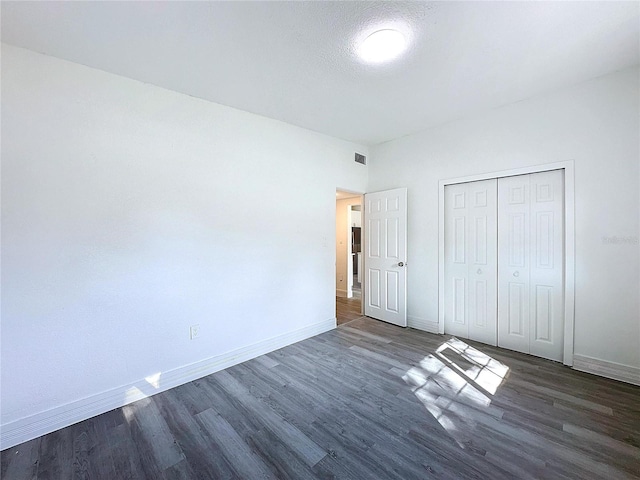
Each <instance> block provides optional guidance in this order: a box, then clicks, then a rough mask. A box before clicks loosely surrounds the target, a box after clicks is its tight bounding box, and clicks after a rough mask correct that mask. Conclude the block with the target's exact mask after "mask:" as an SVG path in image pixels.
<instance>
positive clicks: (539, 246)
mask: <svg viewBox="0 0 640 480" xmlns="http://www.w3.org/2000/svg"><path fill="white" fill-rule="evenodd" d="M530 182H531V227H530V228H531V276H530V298H531V331H530V353H531V354H533V355H537V356H539V357H543V358H548V359H550V360H557V361H562V354H563V344H564V342H563V339H564V300H563V299H564V294H563V277H564V261H563V260H564V177H563V171H562V170H554V171H551V172H542V173H535V174H532V175H530Z"/></svg>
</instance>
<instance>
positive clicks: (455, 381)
mask: <svg viewBox="0 0 640 480" xmlns="http://www.w3.org/2000/svg"><path fill="white" fill-rule="evenodd" d="M508 372H509V367H508V366H507V365H505V364H503V363H502V362H500V361H498V360H496V359H494V358H492V357H491V356H489V355H487V354H485V353H483V352H481V351H480V350H478V349H476V348H474V347H472V346H470V345H468V344H466V343H465V342H463V341H461V340H459V339H457V338H455V337H453V338H451V339H449V340H448V341H446V342H444V343H443V344H441V345H440V346H439V347H438V349H437V350H436V351H435V353H434V354H430V355H428V356H426V357H424V358H423V359H422V360H421V361H420V363H419V366H415V367H412V368H410V369H409V370H408V371H406V372H405V373H404V374H403V375H402V379H403V380H404V381H405V382H406V383H407V385H409V386H410V387H411V390H412V391H413V393H414V394H415V396H416V398H418V399H419V400H420V401H421V402H422V404H423V405H424V407H425V408H426V409H427V411H428V412H429V413H430V414H431V415H432V416H433V417H434V418H435V419H436V420H437V421H438V423H440V425H442V427H443V428H444V429H445V430H446V431H447V432H448V433H449V435H451V437H452V438H453V439H454V440H455V441H456V442H457V443H458V445H460V447H462V448H465V444H466V443H467V442H469V441H471V440H472V438H473V435H472V430H473V429H474V427H475V423H476V422H475V420H474V418H473V411H472V410H473V409H476V410H477V409H488V407H489V406H490V405H491V397H492V396H493V395H494V394H495V393H496V392H497V390H498V388H499V387H500V385H501V384H502V382H503V381H504V378H505V376H506V375H507V373H508ZM487 413H490V412H487Z"/></svg>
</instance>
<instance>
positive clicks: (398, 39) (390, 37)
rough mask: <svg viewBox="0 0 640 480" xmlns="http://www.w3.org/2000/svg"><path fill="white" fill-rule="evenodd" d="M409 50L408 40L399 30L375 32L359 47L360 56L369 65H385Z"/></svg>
mask: <svg viewBox="0 0 640 480" xmlns="http://www.w3.org/2000/svg"><path fill="white" fill-rule="evenodd" d="M406 48H407V39H406V38H405V36H404V35H403V34H402V33H400V32H399V31H397V30H392V29H384V30H378V31H376V32H373V33H372V34H371V35H369V36H368V37H367V38H365V39H364V40H363V41H362V43H360V45H359V46H358V56H360V58H361V59H362V60H364V61H365V62H368V63H383V62H388V61H390V60H393V59H394V58H396V57H398V56H399V55H400V54H401V53H402V52H404V51H405V49H406Z"/></svg>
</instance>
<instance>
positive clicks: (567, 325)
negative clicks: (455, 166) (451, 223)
mask: <svg viewBox="0 0 640 480" xmlns="http://www.w3.org/2000/svg"><path fill="white" fill-rule="evenodd" d="M550 170H564V221H565V224H564V348H563V356H562V363H564V364H565V365H568V366H573V337H574V322H575V178H574V170H575V162H574V160H566V161H562V162H554V163H547V164H542V165H531V166H528V167H522V168H515V169H512V170H502V171H497V172H489V173H481V174H477V175H469V176H465V177H456V178H448V179H444V180H440V181H439V182H438V333H440V334H444V313H445V309H444V286H445V285H444V225H445V220H444V188H445V186H447V185H454V184H457V183H468V182H475V181H478V180H489V179H492V178H502V177H513V176H516V175H527V174H530V173H539V172H548V171H550Z"/></svg>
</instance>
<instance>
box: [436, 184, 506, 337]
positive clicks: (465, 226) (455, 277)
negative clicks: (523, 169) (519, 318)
mask: <svg viewBox="0 0 640 480" xmlns="http://www.w3.org/2000/svg"><path fill="white" fill-rule="evenodd" d="M496 188H497V182H496V180H495V179H492V180H484V181H479V182H471V183H462V184H457V185H447V186H446V187H445V317H444V320H445V332H446V333H449V334H452V335H457V336H460V337H464V338H470V339H472V340H477V341H480V342H484V343H488V344H490V345H496V342H497V326H496V322H497V311H496V297H497V258H496V252H497V244H496V241H497V237H496V230H497V211H496V208H497V206H496V201H497V191H496Z"/></svg>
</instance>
